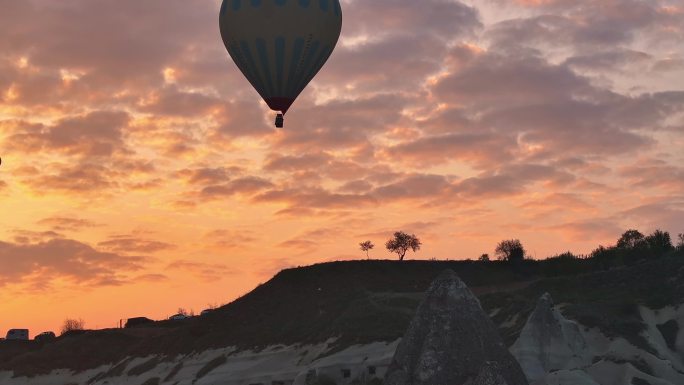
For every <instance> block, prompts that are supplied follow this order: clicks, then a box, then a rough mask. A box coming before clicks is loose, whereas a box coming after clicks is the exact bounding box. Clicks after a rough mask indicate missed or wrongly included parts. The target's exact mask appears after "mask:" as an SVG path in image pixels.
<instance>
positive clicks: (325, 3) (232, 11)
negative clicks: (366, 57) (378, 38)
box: [219, 0, 342, 127]
mask: <svg viewBox="0 0 684 385" xmlns="http://www.w3.org/2000/svg"><path fill="white" fill-rule="evenodd" d="M219 27H220V28H221V37H222V38H223V43H224V44H225V46H226V49H227V50H228V53H229V54H230V56H231V58H233V61H234V62H235V64H237V66H238V68H239V69H240V71H242V74H243V75H245V77H246V78H247V80H249V82H250V83H251V84H252V86H253V87H254V88H255V89H256V91H257V92H258V93H259V95H261V97H262V98H263V99H264V101H265V102H266V104H268V106H269V107H270V108H271V109H272V110H274V111H277V112H278V114H277V116H276V127H282V126H283V120H284V115H285V113H286V112H287V110H288V109H289V108H290V106H291V105H292V103H294V101H295V99H297V96H299V94H300V93H301V92H302V90H304V88H305V87H306V85H307V84H309V82H310V81H311V79H313V78H314V76H316V74H317V73H318V71H319V70H320V69H321V68H322V67H323V64H325V62H326V61H327V60H328V58H329V57H330V54H331V53H332V51H333V49H334V48H335V45H336V44H337V40H338V39H339V37H340V31H341V30H342V9H341V7H340V2H339V0H223V4H222V5H221V13H220V16H219Z"/></svg>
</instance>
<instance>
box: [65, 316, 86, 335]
mask: <svg viewBox="0 0 684 385" xmlns="http://www.w3.org/2000/svg"><path fill="white" fill-rule="evenodd" d="M83 329H85V321H83V320H82V319H80V318H79V319H72V318H67V319H65V320H64V323H63V324H62V332H61V334H62V335H63V334H67V333H69V332H74V331H81V330H83Z"/></svg>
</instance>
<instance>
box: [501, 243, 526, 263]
mask: <svg viewBox="0 0 684 385" xmlns="http://www.w3.org/2000/svg"><path fill="white" fill-rule="evenodd" d="M495 251H496V256H497V257H498V258H499V260H502V261H508V262H519V261H522V260H524V259H525V248H523V245H522V243H521V242H520V240H518V239H509V240H504V241H501V242H499V244H498V245H497V246H496V250H495Z"/></svg>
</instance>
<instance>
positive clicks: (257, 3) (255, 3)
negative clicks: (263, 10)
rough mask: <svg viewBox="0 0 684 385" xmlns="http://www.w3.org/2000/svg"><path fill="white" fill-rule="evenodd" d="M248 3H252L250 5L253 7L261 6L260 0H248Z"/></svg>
mask: <svg viewBox="0 0 684 385" xmlns="http://www.w3.org/2000/svg"><path fill="white" fill-rule="evenodd" d="M249 3H250V4H252V7H254V8H258V7H261V0H250V2H249Z"/></svg>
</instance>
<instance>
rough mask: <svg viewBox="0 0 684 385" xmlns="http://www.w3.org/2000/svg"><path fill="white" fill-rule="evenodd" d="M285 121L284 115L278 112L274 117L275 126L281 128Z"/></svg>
mask: <svg viewBox="0 0 684 385" xmlns="http://www.w3.org/2000/svg"><path fill="white" fill-rule="evenodd" d="M284 123H285V116H284V115H283V114H280V113H279V114H278V115H276V118H275V126H276V128H283V124H284Z"/></svg>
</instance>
